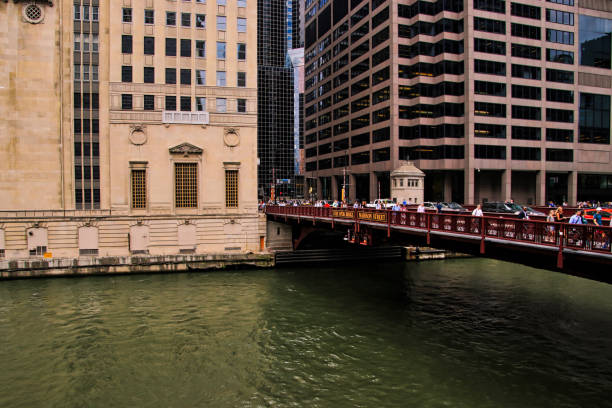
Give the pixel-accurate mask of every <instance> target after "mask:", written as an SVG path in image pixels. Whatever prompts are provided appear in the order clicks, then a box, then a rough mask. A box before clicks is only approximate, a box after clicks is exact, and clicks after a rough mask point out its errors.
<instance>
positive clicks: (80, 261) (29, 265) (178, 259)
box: [0, 253, 274, 280]
mask: <svg viewBox="0 0 612 408" xmlns="http://www.w3.org/2000/svg"><path fill="white" fill-rule="evenodd" d="M272 266H274V255H273V254H270V253H259V254H255V253H245V254H206V255H162V256H151V255H140V256H110V257H81V258H53V259H19V260H3V261H0V280H3V279H18V278H36V277H54V276H83V275H113V274H134V273H155V272H163V273H168V272H187V271H198V270H210V269H226V268H236V267H257V268H264V267H272Z"/></svg>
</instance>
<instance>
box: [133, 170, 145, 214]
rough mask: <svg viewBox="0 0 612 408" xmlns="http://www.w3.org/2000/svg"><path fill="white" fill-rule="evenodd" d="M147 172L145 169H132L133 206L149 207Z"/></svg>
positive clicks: (134, 207) (136, 207)
mask: <svg viewBox="0 0 612 408" xmlns="http://www.w3.org/2000/svg"><path fill="white" fill-rule="evenodd" d="M146 176H147V173H146V170H144V169H133V170H132V208H133V209H138V208H147V177H146Z"/></svg>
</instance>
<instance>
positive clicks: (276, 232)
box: [266, 219, 293, 251]
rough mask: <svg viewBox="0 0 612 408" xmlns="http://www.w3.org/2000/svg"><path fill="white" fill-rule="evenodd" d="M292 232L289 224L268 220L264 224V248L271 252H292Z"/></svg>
mask: <svg viewBox="0 0 612 408" xmlns="http://www.w3.org/2000/svg"><path fill="white" fill-rule="evenodd" d="M292 230H293V229H292V227H291V225H289V224H284V223H282V222H275V221H272V220H270V219H268V222H267V223H266V238H267V239H266V248H267V249H269V250H272V251H281V250H282V251H287V250H292V249H293V242H292Z"/></svg>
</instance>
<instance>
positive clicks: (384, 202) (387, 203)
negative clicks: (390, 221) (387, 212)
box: [366, 198, 395, 208]
mask: <svg viewBox="0 0 612 408" xmlns="http://www.w3.org/2000/svg"><path fill="white" fill-rule="evenodd" d="M378 203H380V206H381V208H391V207H393V206H394V205H395V202H394V201H393V200H391V199H389V198H380V199H378V198H377V199H376V200H374V201H373V202H371V203H367V204H366V208H376V204H378Z"/></svg>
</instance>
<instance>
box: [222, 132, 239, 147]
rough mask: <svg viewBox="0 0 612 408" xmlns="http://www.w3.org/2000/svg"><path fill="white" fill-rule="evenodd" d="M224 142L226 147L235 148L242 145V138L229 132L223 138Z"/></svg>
mask: <svg viewBox="0 0 612 408" xmlns="http://www.w3.org/2000/svg"><path fill="white" fill-rule="evenodd" d="M223 141H224V142H225V145H226V146H228V147H234V146H238V143H240V137H239V136H238V135H237V134H236V133H235V132H227V133H226V134H225V135H224V136H223Z"/></svg>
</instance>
